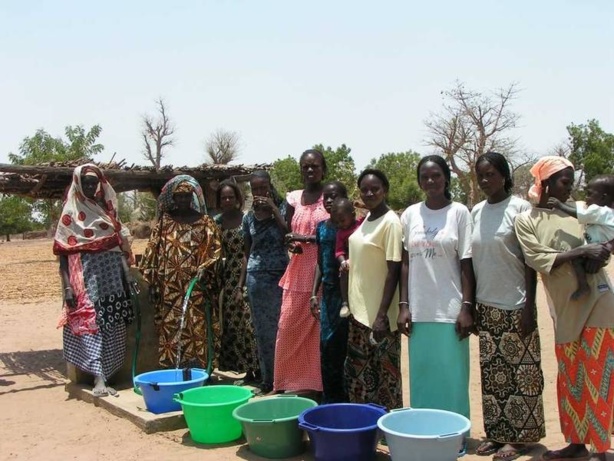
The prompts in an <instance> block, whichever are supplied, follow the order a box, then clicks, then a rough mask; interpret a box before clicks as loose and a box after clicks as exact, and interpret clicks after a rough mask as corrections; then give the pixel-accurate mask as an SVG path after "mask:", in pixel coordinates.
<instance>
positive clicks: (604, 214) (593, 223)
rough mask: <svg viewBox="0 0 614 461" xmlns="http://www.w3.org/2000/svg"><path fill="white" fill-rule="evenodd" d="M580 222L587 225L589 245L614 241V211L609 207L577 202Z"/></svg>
mask: <svg viewBox="0 0 614 461" xmlns="http://www.w3.org/2000/svg"><path fill="white" fill-rule="evenodd" d="M576 214H577V215H578V222H579V223H580V224H585V225H586V229H585V231H586V242H587V243H607V242H609V241H610V240H614V210H613V209H612V208H610V207H609V206H599V205H590V206H589V207H586V204H585V203H584V202H576Z"/></svg>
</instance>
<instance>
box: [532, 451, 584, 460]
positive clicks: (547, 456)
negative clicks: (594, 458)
mask: <svg viewBox="0 0 614 461" xmlns="http://www.w3.org/2000/svg"><path fill="white" fill-rule="evenodd" d="M562 451H563V450H548V451H547V452H545V453H544V454H542V455H541V458H540V459H541V460H542V461H587V460H588V459H589V458H590V456H591V454H590V453H588V452H587V454H586V455H582V456H574V457H571V458H570V457H569V456H567V457H562V455H561V452H562Z"/></svg>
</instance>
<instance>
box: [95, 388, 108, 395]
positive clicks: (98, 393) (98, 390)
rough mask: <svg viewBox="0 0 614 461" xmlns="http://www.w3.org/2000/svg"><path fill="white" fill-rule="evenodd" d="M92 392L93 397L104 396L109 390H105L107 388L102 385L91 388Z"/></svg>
mask: <svg viewBox="0 0 614 461" xmlns="http://www.w3.org/2000/svg"><path fill="white" fill-rule="evenodd" d="M92 394H93V395H94V397H106V396H107V395H109V392H108V391H107V388H106V387H104V388H102V389H92Z"/></svg>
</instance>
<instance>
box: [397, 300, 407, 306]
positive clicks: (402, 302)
mask: <svg viewBox="0 0 614 461" xmlns="http://www.w3.org/2000/svg"><path fill="white" fill-rule="evenodd" d="M399 304H407V305H408V306H409V303H408V302H407V301H399Z"/></svg>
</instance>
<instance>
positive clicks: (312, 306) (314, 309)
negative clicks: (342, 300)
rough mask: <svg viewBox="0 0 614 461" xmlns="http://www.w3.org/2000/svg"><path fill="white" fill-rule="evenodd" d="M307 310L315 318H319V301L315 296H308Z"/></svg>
mask: <svg viewBox="0 0 614 461" xmlns="http://www.w3.org/2000/svg"><path fill="white" fill-rule="evenodd" d="M309 310H311V315H313V316H314V318H315V319H316V320H320V301H319V300H318V297H317V296H312V297H311V298H309Z"/></svg>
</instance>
